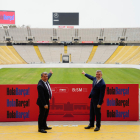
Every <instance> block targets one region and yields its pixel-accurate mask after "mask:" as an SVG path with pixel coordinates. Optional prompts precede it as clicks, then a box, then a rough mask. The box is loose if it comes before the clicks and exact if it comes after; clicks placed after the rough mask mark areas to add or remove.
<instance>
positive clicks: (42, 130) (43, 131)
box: [38, 129, 47, 133]
mask: <svg viewBox="0 0 140 140" xmlns="http://www.w3.org/2000/svg"><path fill="white" fill-rule="evenodd" d="M38 132H41V133H47V131H45V130H44V129H39V130H38Z"/></svg>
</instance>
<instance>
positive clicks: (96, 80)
mask: <svg viewBox="0 0 140 140" xmlns="http://www.w3.org/2000/svg"><path fill="white" fill-rule="evenodd" d="M96 84H97V80H96V81H95V82H94V83H93V88H94V87H95V85H96Z"/></svg>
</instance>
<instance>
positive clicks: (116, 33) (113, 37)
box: [104, 28, 123, 43]
mask: <svg viewBox="0 0 140 140" xmlns="http://www.w3.org/2000/svg"><path fill="white" fill-rule="evenodd" d="M122 32H123V28H105V29H104V37H105V38H104V42H110V43H114V42H119V37H121V36H122Z"/></svg>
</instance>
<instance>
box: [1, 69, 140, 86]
mask: <svg viewBox="0 0 140 140" xmlns="http://www.w3.org/2000/svg"><path fill="white" fill-rule="evenodd" d="M50 69H52V71H53V76H52V77H51V78H50V80H49V81H50V83H51V84H91V83H92V81H91V80H89V79H87V78H86V77H85V76H84V75H82V74H81V72H82V70H84V71H85V72H86V73H88V74H90V75H93V76H95V73H96V70H98V69H99V68H3V69H0V84H37V83H38V81H39V79H40V74H41V73H42V72H44V71H46V72H49V71H50ZM100 70H102V72H103V79H104V80H105V82H106V84H139V87H140V70H138V69H133V68H100Z"/></svg>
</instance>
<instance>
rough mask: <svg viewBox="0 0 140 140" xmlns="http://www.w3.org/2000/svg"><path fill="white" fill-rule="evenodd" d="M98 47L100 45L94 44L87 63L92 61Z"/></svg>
mask: <svg viewBox="0 0 140 140" xmlns="http://www.w3.org/2000/svg"><path fill="white" fill-rule="evenodd" d="M97 47H98V46H93V48H92V51H91V53H90V56H89V58H88V60H87V62H86V63H89V62H91V60H92V58H93V56H94V54H95V52H96V50H97Z"/></svg>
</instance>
